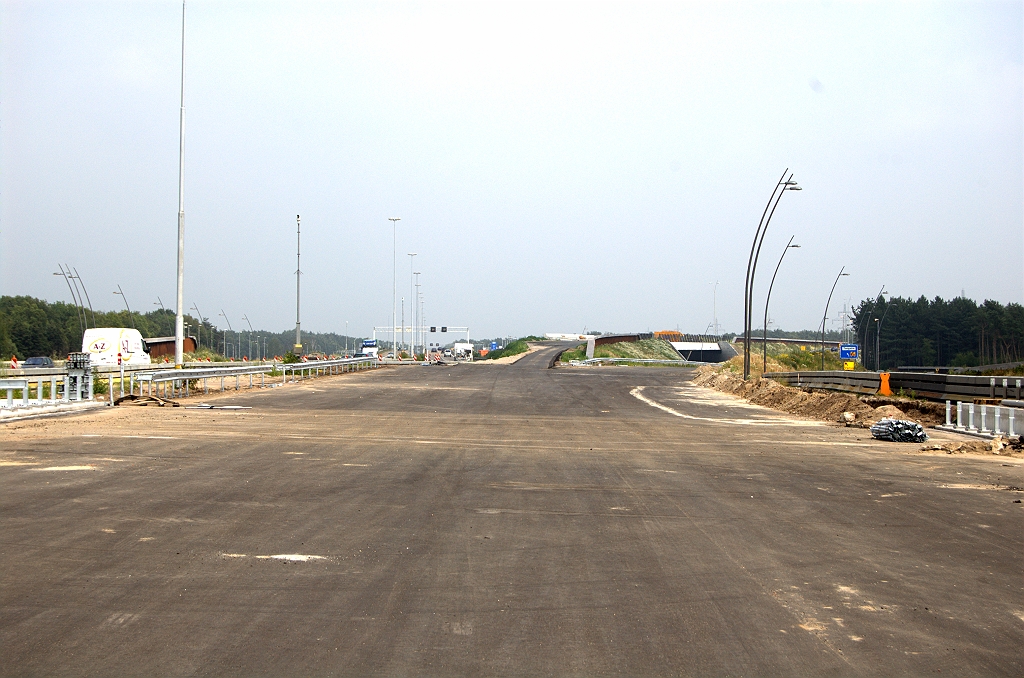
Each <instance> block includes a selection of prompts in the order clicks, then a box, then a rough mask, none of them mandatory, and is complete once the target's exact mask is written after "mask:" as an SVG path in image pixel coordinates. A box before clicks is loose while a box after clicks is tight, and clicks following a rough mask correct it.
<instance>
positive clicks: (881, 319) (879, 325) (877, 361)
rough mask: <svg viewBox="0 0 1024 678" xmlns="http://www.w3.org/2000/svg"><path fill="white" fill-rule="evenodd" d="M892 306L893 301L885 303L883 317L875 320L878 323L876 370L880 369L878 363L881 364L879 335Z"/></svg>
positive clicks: (876, 330) (876, 329)
mask: <svg viewBox="0 0 1024 678" xmlns="http://www.w3.org/2000/svg"><path fill="white" fill-rule="evenodd" d="M891 307H892V302H890V303H888V304H886V305H885V312H884V313H882V317H881V318H875V322H877V323H878V326H877V327H875V372H877V371H878V365H879V362H880V361H879V350H880V348H879V340H878V337H879V335H880V334H881V333H882V321H883V320H885V316H887V315H889V309H890V308H891Z"/></svg>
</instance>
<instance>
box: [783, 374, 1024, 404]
mask: <svg viewBox="0 0 1024 678" xmlns="http://www.w3.org/2000/svg"><path fill="white" fill-rule="evenodd" d="M881 374H888V378H889V388H890V389H891V390H892V391H893V392H894V393H898V392H900V391H901V390H902V391H903V392H905V393H910V392H913V395H915V396H920V397H923V398H927V399H929V400H938V401H942V400H946V399H948V398H950V397H959V398H963V399H966V400H971V401H973V400H986V399H987V400H993V399H997V398H999V399H1008V398H1017V399H1019V398H1020V396H1021V382H1022V381H1024V379H1022V378H1020V377H970V376H966V375H962V374H925V373H920V372H886V373H878V372H841V371H825V372H766V373H765V374H764V376H765V377H766V378H768V379H774V380H776V381H780V382H782V383H784V384H786V385H787V386H796V387H798V388H819V389H824V390H831V391H846V392H850V393H869V394H875V393H878V390H879V388H880V387H881Z"/></svg>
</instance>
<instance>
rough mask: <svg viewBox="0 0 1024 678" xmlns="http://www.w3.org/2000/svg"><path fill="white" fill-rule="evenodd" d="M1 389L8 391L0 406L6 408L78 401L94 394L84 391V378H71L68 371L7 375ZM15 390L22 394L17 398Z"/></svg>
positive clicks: (1, 383) (87, 398)
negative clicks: (11, 376) (33, 393)
mask: <svg viewBox="0 0 1024 678" xmlns="http://www.w3.org/2000/svg"><path fill="white" fill-rule="evenodd" d="M47 386H48V387H49V389H47ZM47 390H49V396H47V395H46V392H47ZM0 391H6V392H7V398H6V400H3V401H0V408H4V409H11V408H16V407H17V408H24V407H40V406H43V405H56V404H58V403H68V402H78V401H83V400H90V399H91V396H92V394H90V393H85V392H84V384H83V380H81V379H77V378H71V377H69V375H68V374H67V372H61V373H59V374H53V373H51V374H45V375H43V374H38V375H37V374H33V375H31V376H21V377H14V378H10V377H5V378H2V379H0ZM15 391H20V392H21V396H20V397H19V398H17V399H15V397H14V393H15ZM33 391H35V397H33V395H32V392H33ZM72 396H73V397H72Z"/></svg>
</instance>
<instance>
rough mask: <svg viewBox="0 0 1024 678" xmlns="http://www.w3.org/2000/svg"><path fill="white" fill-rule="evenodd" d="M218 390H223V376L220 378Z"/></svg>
mask: <svg viewBox="0 0 1024 678" xmlns="http://www.w3.org/2000/svg"><path fill="white" fill-rule="evenodd" d="M220 392H221V393H223V392H224V377H221V378H220Z"/></svg>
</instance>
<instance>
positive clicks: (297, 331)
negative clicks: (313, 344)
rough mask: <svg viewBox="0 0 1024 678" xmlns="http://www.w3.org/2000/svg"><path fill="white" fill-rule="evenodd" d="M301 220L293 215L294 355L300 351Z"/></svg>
mask: <svg viewBox="0 0 1024 678" xmlns="http://www.w3.org/2000/svg"><path fill="white" fill-rule="evenodd" d="M301 257H302V221H301V220H300V219H299V215H298V214H296V215H295V347H294V349H293V350H294V351H295V355H299V354H300V353H301V352H302V323H300V322H299V281H300V280H301V278H302V266H301V265H300V263H301V261H302V259H301Z"/></svg>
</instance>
